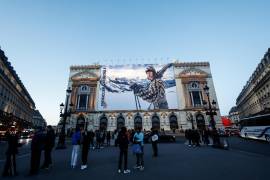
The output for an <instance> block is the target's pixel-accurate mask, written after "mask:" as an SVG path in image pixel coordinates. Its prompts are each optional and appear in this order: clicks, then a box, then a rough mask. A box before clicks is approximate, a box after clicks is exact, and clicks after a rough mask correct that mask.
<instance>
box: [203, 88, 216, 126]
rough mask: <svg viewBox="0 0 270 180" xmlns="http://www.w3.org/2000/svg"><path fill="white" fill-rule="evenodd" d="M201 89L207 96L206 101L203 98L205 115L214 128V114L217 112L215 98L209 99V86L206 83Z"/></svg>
mask: <svg viewBox="0 0 270 180" xmlns="http://www.w3.org/2000/svg"><path fill="white" fill-rule="evenodd" d="M203 90H204V92H205V94H206V96H207V101H205V100H203V105H204V108H205V111H206V115H209V116H210V126H211V128H212V129H213V130H214V129H216V122H215V119H214V116H215V115H217V112H216V104H217V103H216V101H215V100H213V101H212V102H211V101H210V96H209V95H210V93H209V87H208V86H207V85H205V87H204V88H203Z"/></svg>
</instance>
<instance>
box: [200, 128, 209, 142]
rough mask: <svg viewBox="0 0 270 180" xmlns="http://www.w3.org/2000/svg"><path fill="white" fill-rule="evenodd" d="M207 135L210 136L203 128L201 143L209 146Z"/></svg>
mask: <svg viewBox="0 0 270 180" xmlns="http://www.w3.org/2000/svg"><path fill="white" fill-rule="evenodd" d="M209 135H210V132H209V129H208V128H205V129H204V130H203V132H202V137H203V143H204V144H205V145H207V146H208V145H209V143H210V141H209Z"/></svg>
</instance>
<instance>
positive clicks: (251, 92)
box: [236, 48, 270, 119]
mask: <svg viewBox="0 0 270 180" xmlns="http://www.w3.org/2000/svg"><path fill="white" fill-rule="evenodd" d="M236 105H237V111H238V113H239V117H240V119H241V118H245V117H250V116H254V115H259V114H266V113H270V48H269V49H268V51H267V52H266V53H265V55H264V56H263V58H262V60H261V62H260V63H259V64H258V66H257V68H256V69H255V71H254V72H253V73H252V75H251V76H250V78H249V80H248V81H247V83H246V85H245V86H244V88H243V90H242V91H241V93H240V94H239V96H238V98H237V100H236Z"/></svg>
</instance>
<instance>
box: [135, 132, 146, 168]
mask: <svg viewBox="0 0 270 180" xmlns="http://www.w3.org/2000/svg"><path fill="white" fill-rule="evenodd" d="M143 140H144V134H143V133H142V132H141V128H137V129H136V133H135V134H134V137H133V144H134V146H133V147H134V149H133V152H134V153H135V154H136V159H137V162H136V166H135V167H134V168H135V169H139V170H141V171H143V170H144V160H143V155H144V142H143ZM137 147H139V148H137Z"/></svg>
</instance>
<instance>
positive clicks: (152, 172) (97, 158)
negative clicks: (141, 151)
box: [0, 137, 270, 180]
mask: <svg viewBox="0 0 270 180" xmlns="http://www.w3.org/2000/svg"><path fill="white" fill-rule="evenodd" d="M184 142H185V140H184V139H183V138H181V137H178V138H177V142H176V143H170V144H159V152H160V156H159V157H158V158H152V156H151V153H152V152H151V145H150V144H147V145H145V171H143V172H140V171H135V170H133V169H132V167H133V165H134V164H135V157H134V156H133V155H132V153H129V158H128V159H129V163H128V164H129V168H131V170H132V172H131V174H129V175H124V174H118V173H117V162H118V153H119V151H118V148H116V147H106V148H104V149H100V150H90V152H89V158H88V160H89V162H88V163H89V168H88V169H86V170H83V171H82V170H80V169H79V168H76V169H71V168H70V165H69V163H70V155H71V146H69V148H68V149H66V150H56V151H54V152H53V157H54V158H53V163H54V166H53V168H52V169H50V170H49V171H46V170H42V171H41V172H40V174H39V175H38V176H37V177H31V178H33V179H41V180H42V179H51V180H53V179H65V178H66V179H75V178H76V180H80V179H97V180H98V179H134V180H135V179H136V180H138V179H157V180H159V179H163V180H164V179H165V178H166V179H170V180H174V179H175V180H179V179H202V180H203V179H207V180H211V179H213V180H214V179H215V180H216V179H219V180H225V179H226V180H227V179H238V180H241V179H246V180H247V179H254V180H256V179H258V180H261V179H269V177H270V176H269V175H270V173H269V170H268V167H269V162H270V154H269V148H270V145H269V144H266V143H263V142H257V141H249V140H248V141H246V140H243V139H241V138H236V137H232V138H229V143H230V147H231V149H230V150H221V149H214V148H212V147H207V146H202V147H196V148H193V147H188V146H186V145H185V144H184ZM28 147H29V146H28ZM29 162H30V156H29V155H28V154H24V155H21V156H19V157H18V170H19V173H20V175H19V176H18V177H16V178H14V179H25V178H28V177H27V176H26V175H27V173H28V171H29ZM3 163H4V162H3V161H0V168H1V169H2V168H3Z"/></svg>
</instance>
